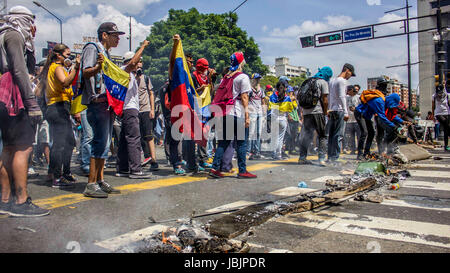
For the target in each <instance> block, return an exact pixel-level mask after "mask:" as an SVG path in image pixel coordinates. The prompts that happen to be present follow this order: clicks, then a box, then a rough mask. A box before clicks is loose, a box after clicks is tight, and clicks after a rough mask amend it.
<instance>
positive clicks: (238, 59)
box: [230, 52, 245, 71]
mask: <svg viewBox="0 0 450 273" xmlns="http://www.w3.org/2000/svg"><path fill="white" fill-rule="evenodd" d="M230 61H231V67H230V71H236V70H237V69H238V68H239V65H240V64H241V63H242V62H243V61H245V59H244V54H243V53H242V52H236V53H234V54H233V55H231V57H230Z"/></svg>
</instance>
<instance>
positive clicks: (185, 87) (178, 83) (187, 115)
mask: <svg viewBox="0 0 450 273" xmlns="http://www.w3.org/2000/svg"><path fill="white" fill-rule="evenodd" d="M169 77H170V92H171V96H170V97H171V101H170V110H171V111H172V109H173V108H174V107H176V106H179V105H182V106H184V107H185V109H186V110H185V111H183V112H181V113H180V115H179V116H178V117H174V116H172V117H171V121H172V124H174V123H175V122H177V121H178V120H180V119H184V120H183V122H182V124H183V125H182V126H181V127H180V133H182V134H183V135H184V136H186V137H189V138H190V139H192V140H194V141H195V142H197V143H198V144H199V145H201V146H203V147H206V142H207V140H206V138H205V136H206V133H205V132H206V131H207V130H208V129H207V127H206V126H204V125H203V123H202V120H201V119H200V118H199V116H201V108H200V106H199V101H198V96H197V93H196V92H195V88H194V83H193V81H192V78H191V74H190V73H189V67H188V65H187V62H186V57H185V56H184V51H183V46H182V44H181V41H178V42H175V44H174V47H173V49H172V54H171V59H170V66H169ZM189 121H190V122H189ZM185 125H187V126H186V127H185ZM189 125H190V126H189ZM189 127H190V128H189ZM199 134H201V136H200V135H199Z"/></svg>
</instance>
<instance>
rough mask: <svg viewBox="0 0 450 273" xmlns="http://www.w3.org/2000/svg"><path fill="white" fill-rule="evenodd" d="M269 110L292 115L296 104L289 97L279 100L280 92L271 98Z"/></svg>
mask: <svg viewBox="0 0 450 273" xmlns="http://www.w3.org/2000/svg"><path fill="white" fill-rule="evenodd" d="M269 109H271V110H272V109H278V111H280V112H287V113H290V112H292V111H293V110H294V103H292V100H291V98H290V97H289V96H285V97H284V99H282V100H280V99H279V98H278V92H275V93H273V94H272V96H270V99H269Z"/></svg>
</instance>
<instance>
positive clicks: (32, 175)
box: [28, 167, 39, 178]
mask: <svg viewBox="0 0 450 273" xmlns="http://www.w3.org/2000/svg"><path fill="white" fill-rule="evenodd" d="M38 176H39V173H37V172H36V171H35V170H34V169H33V168H31V167H30V168H28V178H36V177H38Z"/></svg>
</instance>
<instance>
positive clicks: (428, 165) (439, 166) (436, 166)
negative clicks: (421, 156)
mask: <svg viewBox="0 0 450 273" xmlns="http://www.w3.org/2000/svg"><path fill="white" fill-rule="evenodd" d="M411 168H440V169H450V164H412V165H411Z"/></svg>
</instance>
